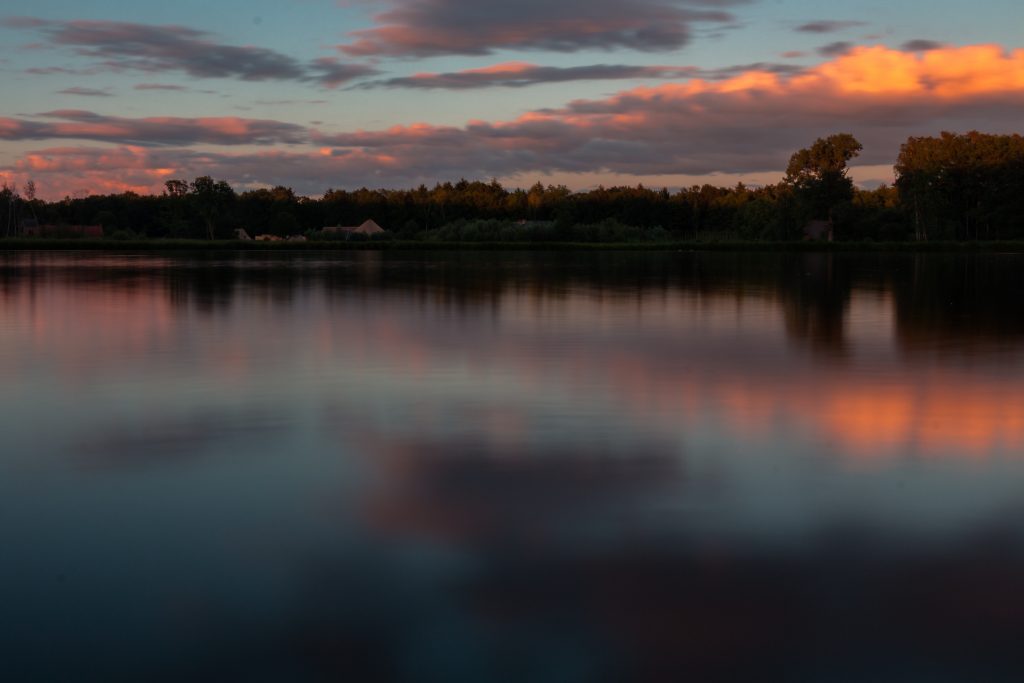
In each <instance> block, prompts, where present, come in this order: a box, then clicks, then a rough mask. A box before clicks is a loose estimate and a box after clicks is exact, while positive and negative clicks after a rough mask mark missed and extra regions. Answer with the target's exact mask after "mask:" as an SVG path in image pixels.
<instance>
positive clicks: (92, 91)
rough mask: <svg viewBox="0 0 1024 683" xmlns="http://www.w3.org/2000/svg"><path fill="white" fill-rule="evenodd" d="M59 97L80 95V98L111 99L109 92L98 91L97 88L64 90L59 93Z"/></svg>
mask: <svg viewBox="0 0 1024 683" xmlns="http://www.w3.org/2000/svg"><path fill="white" fill-rule="evenodd" d="M57 94H58V95H78V96H80V97H110V91H109V90H98V89H96V88H79V87H75V88H64V89H63V90H58V91H57Z"/></svg>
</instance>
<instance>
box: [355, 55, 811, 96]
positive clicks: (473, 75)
mask: <svg viewBox="0 0 1024 683" xmlns="http://www.w3.org/2000/svg"><path fill="white" fill-rule="evenodd" d="M751 70H758V71H769V72H772V73H786V74H789V73H795V72H797V71H799V70H800V68H799V67H795V66H792V65H787V64H772V63H766V62H762V63H757V64H742V65H737V66H731V67H725V68H720V69H701V68H700V67H696V66H635V65H625V64H593V65H588V66H572V67H554V66H538V65H536V64H524V63H520V62H513V63H509V64H498V65H495V66H492V67H487V68H483V69H470V70H466V71H454V72H449V73H425V74H417V75H415V76H404V77H400V78H388V79H381V80H376V81H367V82H365V83H360V84H358V85H354V86H351V87H352V89H360V90H368V89H375V88H411V89H444V90H469V89H474V88H493V87H501V88H522V87H526V86H530V85H539V84H543V83H564V82H568V81H588V80H623V79H628V80H642V79H656V80H662V79H678V80H685V79H691V78H703V79H708V80H721V79H724V78H730V77H732V76H734V75H736V74H737V73H742V72H744V71H751Z"/></svg>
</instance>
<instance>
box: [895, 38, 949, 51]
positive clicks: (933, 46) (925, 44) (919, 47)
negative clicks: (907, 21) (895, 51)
mask: <svg viewBox="0 0 1024 683" xmlns="http://www.w3.org/2000/svg"><path fill="white" fill-rule="evenodd" d="M942 47H943V44H942V43H939V42H936V41H934V40H924V39H921V38H918V39H916V40H908V41H907V42H905V43H903V44H902V45H900V48H901V49H903V50H906V51H907V52H928V51H930V50H940V49H942Z"/></svg>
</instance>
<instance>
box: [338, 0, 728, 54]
mask: <svg viewBox="0 0 1024 683" xmlns="http://www.w3.org/2000/svg"><path fill="white" fill-rule="evenodd" d="M746 1H747V0H631V1H630V2H622V1H621V0H559V1H558V2H552V1H551V0H518V2H508V1H507V0H475V1H474V2H466V1H465V0H392V2H391V7H390V8H389V9H388V10H386V11H384V12H381V13H379V14H377V15H376V16H375V17H374V21H375V22H376V26H374V27H373V28H369V29H362V30H358V31H353V32H351V33H350V34H349V35H350V37H351V38H352V41H351V42H349V43H347V44H345V45H341V46H339V49H340V50H341V51H342V52H343V53H345V54H347V55H352V56H400V57H415V56H419V57H424V56H431V55H449V54H463V55H486V54H491V53H493V52H494V51H496V50H503V49H504V50H507V49H534V50H536V49H540V50H551V51H556V52H574V51H577V50H585V49H590V50H593V49H600V50H609V49H616V48H628V49H632V50H641V51H645V52H655V51H664V50H675V49H678V48H680V47H683V46H684V45H686V44H687V43H688V42H689V41H690V39H691V37H692V35H693V25H694V24H699V23H715V24H729V23H731V22H733V20H734V17H733V15H732V14H730V13H729V12H728V11H726V8H728V7H730V6H733V5H738V4H744V3H745V2H746Z"/></svg>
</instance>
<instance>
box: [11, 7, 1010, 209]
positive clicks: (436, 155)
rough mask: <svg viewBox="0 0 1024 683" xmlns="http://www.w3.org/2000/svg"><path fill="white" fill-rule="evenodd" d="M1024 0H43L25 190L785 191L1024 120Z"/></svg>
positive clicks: (862, 174)
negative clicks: (195, 182)
mask: <svg viewBox="0 0 1024 683" xmlns="http://www.w3.org/2000/svg"><path fill="white" fill-rule="evenodd" d="M1022 27H1024V3H1020V2H1019V0H984V1H983V2H974V3H965V2H963V1H962V0H931V1H929V2H918V1H916V0H914V1H910V0H908V1H906V2H899V3H894V2H880V1H877V0H847V2H844V3H842V4H838V3H836V4H833V5H832V6H829V5H828V4H825V3H820V2H810V1H807V0H630V1H629V2H625V1H623V0H518V1H517V2H509V1H508V0H278V1H276V2H266V1H264V0H248V1H246V2H239V1H235V0H218V1H217V2H210V0H203V1H202V2H200V1H199V0H176V1H175V2H173V3H165V2H160V3H155V2H146V1H141V0H140V1H139V2H135V3H130V4H129V3H123V2H121V1H120V0H118V1H116V2H115V1H114V0H90V2H89V3H82V2H80V1H77V0H76V1H72V0H36V1H35V2H33V3H28V4H19V5H17V6H8V9H6V10H0V92H2V97H0V141H2V142H0V180H2V181H3V182H6V183H8V184H11V183H14V184H17V185H18V186H19V187H24V185H25V183H26V182H27V181H28V180H29V179H31V180H33V181H34V182H35V184H36V187H37V188H38V190H37V191H38V194H39V196H40V197H42V198H46V199H59V198H62V197H65V196H85V195H88V194H93V193H96V194H99V193H110V192H123V191H129V190H130V191H134V192H138V193H150V192H157V193H158V192H160V191H162V189H163V186H164V183H165V182H166V181H167V180H168V179H172V178H183V179H192V178H195V177H197V176H201V175H210V176H213V177H215V178H217V179H224V180H227V181H228V182H229V183H231V185H232V186H234V187H235V188H236V189H237V190H239V191H242V190H246V189H253V188H258V187H269V186H275V185H285V186H288V187H292V188H293V189H294V190H295V191H296V192H297V193H299V194H303V195H308V196H319V195H321V194H323V192H324V191H325V190H327V189H329V188H333V189H356V188H359V187H370V188H379V187H387V188H406V187H415V186H417V185H419V184H421V183H424V184H427V185H429V186H432V185H433V184H434V183H437V182H445V181H456V180H459V179H460V178H467V179H483V180H490V179H492V178H495V179H497V180H499V181H500V182H502V183H503V184H505V185H506V186H519V187H528V186H530V185H532V184H533V183H535V182H538V181H540V182H543V183H545V184H565V185H567V186H569V187H570V188H572V189H587V188H591V187H595V186H598V185H605V186H609V185H636V184H640V183H642V184H644V185H647V186H651V187H659V188H660V187H668V188H679V187H686V186H690V185H693V184H702V183H705V182H707V183H711V184H715V185H722V186H731V185H735V184H736V183H737V182H744V183H747V184H764V183H771V182H777V181H778V180H779V179H780V178H781V177H782V175H783V172H784V169H785V166H786V162H787V161H788V159H789V156H790V155H791V154H792V153H793V152H795V151H796V150H798V149H800V148H801V147H806V146H808V145H810V144H811V143H812V142H813V141H814V140H815V139H816V138H818V137H822V136H826V135H830V134H832V133H837V132H849V133H852V134H854V135H855V136H856V137H857V138H858V139H859V140H860V141H861V142H862V143H863V145H864V151H863V153H862V155H861V157H860V158H859V159H858V160H857V162H856V166H855V168H854V169H853V171H852V175H853V177H854V179H855V180H856V181H857V182H858V183H860V184H862V185H863V186H867V187H870V186H876V185H878V184H880V183H883V182H892V180H893V171H892V164H893V163H894V162H895V159H896V156H897V154H898V153H899V146H900V144H902V143H903V142H905V141H906V139H907V137H908V136H912V135H913V136H923V135H935V134H938V133H939V132H941V131H944V130H949V131H954V132H966V131H969V130H980V131H982V132H987V133H1024V130H1022V129H1024V125H1022V123H1021V122H1022V121H1024V31H1022V30H1021V29H1022Z"/></svg>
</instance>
